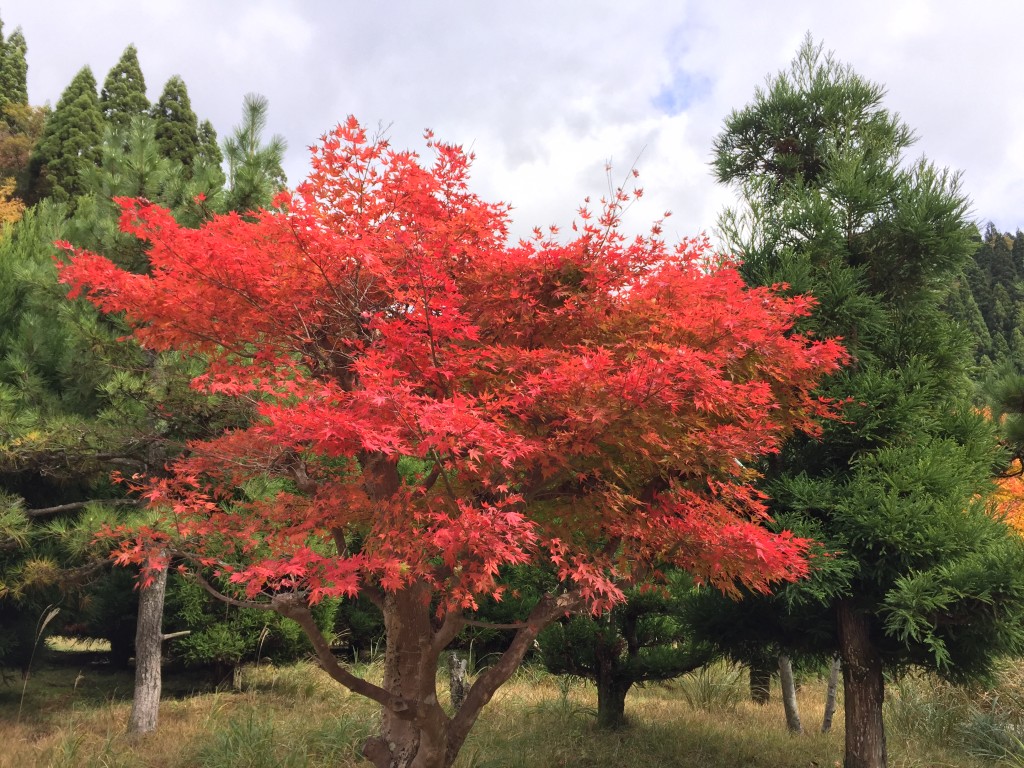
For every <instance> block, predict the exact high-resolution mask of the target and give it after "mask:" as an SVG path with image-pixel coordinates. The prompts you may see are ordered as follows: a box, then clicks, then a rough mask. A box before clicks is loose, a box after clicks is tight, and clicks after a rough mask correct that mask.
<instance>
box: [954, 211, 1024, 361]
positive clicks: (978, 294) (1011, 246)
mask: <svg viewBox="0 0 1024 768" xmlns="http://www.w3.org/2000/svg"><path fill="white" fill-rule="evenodd" d="M975 243H976V245H975V250H974V258H973V259H972V260H971V261H970V262H969V263H968V265H967V269H966V273H965V278H966V279H965V280H964V281H963V283H962V285H963V287H962V289H961V293H963V294H965V296H964V298H963V299H962V300H960V301H956V300H954V301H951V302H950V307H949V311H950V314H951V315H952V316H953V317H954V318H956V319H957V320H958V321H960V322H961V323H963V324H964V325H966V326H967V327H968V328H969V329H970V333H971V337H972V339H974V340H975V344H974V349H973V352H974V361H975V363H976V364H977V365H978V367H979V375H980V376H982V377H984V376H987V375H991V374H992V373H998V372H1000V371H1001V372H1002V373H1006V372H1016V373H1024V346H1022V343H1024V339H1022V338H1021V337H1020V336H1021V334H1020V327H1021V324H1022V323H1024V283H1022V282H1021V281H1022V278H1024V233H1021V232H1018V233H1017V234H1016V235H1015V236H1014V235H1010V234H1008V233H1002V232H999V231H998V230H997V229H996V228H995V227H994V226H993V225H991V224H989V225H988V227H987V228H986V229H985V232H984V235H981V236H978V237H976V238H975ZM968 293H969V295H970V300H968V298H967V296H966V294H968ZM972 302H973V304H974V307H971V306H970V304H971V303H972Z"/></svg>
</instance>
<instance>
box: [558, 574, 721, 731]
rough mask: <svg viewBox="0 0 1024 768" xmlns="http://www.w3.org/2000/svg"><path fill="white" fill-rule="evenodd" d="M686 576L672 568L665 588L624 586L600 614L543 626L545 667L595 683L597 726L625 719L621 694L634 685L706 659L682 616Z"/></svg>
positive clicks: (704, 648)
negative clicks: (620, 597) (616, 601)
mask: <svg viewBox="0 0 1024 768" xmlns="http://www.w3.org/2000/svg"><path fill="white" fill-rule="evenodd" d="M691 589H692V581H691V580H690V579H689V578H688V577H686V576H685V575H683V574H681V573H674V574H672V575H671V577H670V579H669V583H668V586H667V587H664V588H658V587H650V586H648V587H647V588H645V589H636V588H634V589H630V590H628V591H627V592H626V596H627V600H626V602H624V603H622V604H620V605H617V606H615V608H613V609H612V610H611V611H610V612H608V613H606V614H604V615H602V616H596V617H595V616H590V615H586V616H573V617H571V618H567V619H563V620H562V621H560V622H558V623H556V624H552V625H551V626H550V627H548V628H547V629H545V630H544V631H543V632H542V633H541V635H540V637H539V638H538V643H539V645H540V651H541V658H542V659H543V660H544V665H545V666H546V667H547V669H548V671H549V672H553V673H554V674H571V675H578V676H580V677H585V678H587V679H589V680H593V681H594V683H595V684H596V685H597V725H598V727H599V728H619V727H621V726H623V725H624V724H625V722H626V719H625V703H626V694H627V693H629V690H630V688H632V687H633V686H634V685H636V684H643V683H645V682H655V681H660V680H671V679H673V678H676V677H679V676H680V675H683V674H685V673H687V672H690V671H692V670H694V669H697V668H698V667H701V666H703V665H704V664H706V663H707V662H708V661H710V660H711V654H710V651H709V649H708V647H707V646H704V645H702V644H698V643H695V642H694V641H693V636H692V634H691V633H690V632H689V631H688V629H687V627H686V624H685V623H684V621H683V612H684V608H685V605H686V600H687V597H688V595H689V593H690V590H691Z"/></svg>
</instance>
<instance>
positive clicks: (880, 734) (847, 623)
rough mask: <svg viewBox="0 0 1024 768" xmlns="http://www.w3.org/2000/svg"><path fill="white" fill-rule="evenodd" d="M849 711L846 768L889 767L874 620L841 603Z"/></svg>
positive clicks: (839, 614)
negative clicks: (873, 626)
mask: <svg viewBox="0 0 1024 768" xmlns="http://www.w3.org/2000/svg"><path fill="white" fill-rule="evenodd" d="M837 622H838V623H837V629H838V632H839V653H840V657H841V658H842V663H843V698H844V702H845V703H844V709H845V710H846V759H845V762H844V766H845V768H886V766H887V765H888V762H887V758H886V752H885V726H884V724H883V722H882V701H883V699H884V697H885V681H884V679H883V677H882V659H881V656H880V655H879V653H878V649H877V648H875V646H874V644H873V643H872V641H871V617H870V616H868V615H867V614H864V613H861V612H859V611H857V610H856V609H855V608H854V607H853V605H852V604H851V603H850V602H849V601H847V600H842V601H840V603H839V606H838V611H837Z"/></svg>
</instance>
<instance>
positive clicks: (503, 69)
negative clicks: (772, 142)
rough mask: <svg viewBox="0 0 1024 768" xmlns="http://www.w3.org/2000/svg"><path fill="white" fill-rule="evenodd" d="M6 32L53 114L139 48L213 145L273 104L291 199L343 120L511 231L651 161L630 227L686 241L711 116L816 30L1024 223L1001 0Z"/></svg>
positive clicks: (931, 145)
mask: <svg viewBox="0 0 1024 768" xmlns="http://www.w3.org/2000/svg"><path fill="white" fill-rule="evenodd" d="M2 15H3V19H4V22H5V28H6V29H7V31H10V30H11V29H13V28H14V26H16V25H18V24H21V25H22V26H24V28H25V34H26V37H27V39H28V44H29V65H30V70H29V77H30V80H29V87H30V96H31V97H32V99H33V101H34V102H40V103H41V102H43V101H50V102H51V103H52V102H55V101H56V100H57V98H58V97H59V95H60V92H61V90H62V89H63V88H64V87H65V86H66V84H67V83H68V82H69V81H70V80H71V77H72V76H73V75H74V73H75V71H77V70H78V68H79V67H81V66H82V65H83V64H85V63H89V64H91V65H92V66H93V68H94V72H95V74H96V76H97V78H98V79H99V80H100V81H102V79H103V77H104V75H105V73H106V71H107V70H108V69H109V68H110V67H111V66H112V65H113V64H114V62H115V61H116V60H117V57H118V56H119V55H120V52H121V50H122V49H123V48H124V46H125V45H127V44H128V43H130V42H134V43H135V44H136V46H137V47H138V49H139V57H140V61H141V63H142V66H143V69H144V71H145V74H146V77H147V82H148V83H149V86H150V96H151V97H155V96H156V95H157V94H158V93H159V90H160V88H161V87H162V85H163V82H164V81H165V80H166V79H167V77H169V76H170V75H172V74H176V73H177V74H181V75H182V77H183V78H184V79H185V81H186V82H187V84H188V86H189V90H190V94H191V95H192V101H193V106H194V108H195V109H196V111H197V113H198V114H199V115H200V116H201V117H204V118H209V119H211V120H213V122H214V124H215V125H216V127H217V129H218V131H219V132H220V133H221V134H222V135H224V134H226V133H227V132H228V131H229V130H230V129H231V127H232V126H233V125H234V123H236V122H237V120H238V118H239V115H240V106H241V101H242V96H243V95H244V94H245V93H246V92H248V91H257V92H260V93H263V94H264V95H265V96H267V97H268V99H269V100H270V107H271V111H270V126H269V127H270V131H271V132H279V133H282V134H284V135H285V136H286V137H287V138H288V140H289V145H290V150H289V156H288V161H287V170H288V172H289V176H290V177H291V179H292V181H298V180H299V177H301V176H302V175H304V173H305V168H306V158H307V153H306V150H305V149H304V148H305V147H306V146H307V145H309V144H312V143H314V142H315V141H316V140H317V137H318V136H320V135H321V134H322V133H323V132H325V131H326V130H328V129H330V128H331V127H332V126H333V125H334V124H335V123H337V122H338V121H340V120H342V119H344V118H345V116H346V115H347V114H349V113H353V114H355V115H356V116H357V117H359V118H360V119H361V120H362V121H363V122H364V123H366V124H369V125H371V126H372V125H375V124H376V123H377V122H378V121H381V122H382V123H384V124H386V125H387V124H390V125H391V130H390V135H391V138H392V140H393V142H394V143H395V144H396V145H399V146H413V147H420V146H421V143H420V135H421V133H422V131H423V129H424V128H427V127H430V128H433V129H434V130H435V131H436V132H437V135H438V136H439V137H440V138H442V139H445V140H450V141H455V142H459V143H463V144H465V145H467V146H472V147H473V149H474V150H475V151H476V152H477V154H478V156H479V160H478V163H477V165H476V168H475V177H476V179H477V184H478V188H479V189H480V190H481V192H483V193H484V194H486V195H487V196H488V197H493V198H496V199H505V200H511V201H512V202H513V203H514V204H515V205H516V208H517V213H516V217H517V220H520V221H521V223H522V226H521V229H522V230H527V229H528V228H529V226H532V225H533V224H535V223H538V224H547V223H551V222H559V223H562V224H568V221H569V219H570V218H571V215H572V213H573V211H575V209H576V207H577V206H578V205H579V203H580V201H581V200H582V198H583V197H584V196H585V195H587V194H600V193H601V192H602V191H603V190H604V189H605V186H606V182H605V178H604V170H603V169H604V163H605V161H606V160H607V159H609V158H611V159H612V160H613V161H614V164H615V171H614V172H613V174H614V178H621V175H622V174H624V173H625V171H626V170H627V168H628V167H629V166H630V164H631V163H632V162H633V160H634V159H635V158H636V156H637V154H638V153H639V152H640V149H641V148H643V147H645V149H644V151H643V154H642V155H641V156H640V159H639V163H638V166H639V169H640V171H641V182H642V183H643V186H644V188H645V198H644V201H643V204H642V205H638V206H637V207H636V209H635V210H634V211H633V212H632V215H631V218H630V222H631V225H633V226H635V227H636V228H637V229H645V228H646V226H647V224H648V223H649V220H650V219H651V218H656V217H657V216H659V215H660V213H661V212H662V211H663V210H664V209H665V208H670V209H672V210H673V211H674V214H675V215H674V217H673V219H672V220H670V224H669V230H668V231H669V232H678V233H679V234H681V235H688V234H693V233H696V232H699V231H701V230H706V229H710V228H711V227H713V225H714V221H715V217H716V214H717V212H718V211H719V210H720V208H721V206H722V205H723V203H724V202H727V201H729V200H730V199H731V194H730V193H729V192H728V191H727V190H724V189H722V188H720V187H717V186H716V185H715V184H714V182H713V180H712V177H711V173H710V170H709V168H708V164H707V162H708V159H709V157H710V151H711V143H712V140H713V138H714V136H715V135H716V134H717V132H718V131H719V130H720V128H721V125H722V120H723V118H724V117H725V115H726V114H727V113H728V112H729V111H730V110H731V109H733V108H738V107H742V106H743V105H744V104H745V103H747V102H748V101H749V99H750V97H751V96H752V94H753V92H754V88H755V87H756V86H758V85H760V84H762V83H763V82H764V78H765V76H766V75H768V74H770V73H774V72H776V71H778V70H779V69H780V68H782V67H785V66H786V65H787V64H788V62H789V60H790V59H791V58H792V56H793V54H794V52H795V51H796V48H797V46H798V45H799V43H800V41H801V39H802V38H803V36H804V34H805V33H806V32H807V31H808V30H809V31H811V32H812V34H814V35H815V37H816V38H817V39H821V40H823V41H824V43H825V45H826V47H828V48H829V49H832V50H834V51H835V52H836V54H837V56H838V57H839V58H840V59H841V60H843V61H846V62H848V63H850V64H852V65H853V67H854V68H855V69H856V70H857V71H858V72H860V73H861V74H862V75H864V76H865V77H868V78H870V79H873V80H877V81H881V82H884V83H885V84H887V86H888V88H889V97H888V100H887V106H889V107H890V108H892V109H894V110H896V111H899V112H900V113H901V114H902V115H903V116H904V118H905V119H906V121H907V122H908V123H909V124H910V125H911V126H912V127H914V128H915V129H916V130H917V132H918V134H919V135H920V137H921V141H920V142H919V144H918V147H917V151H919V152H924V153H926V154H927V155H928V156H929V157H930V158H932V159H933V160H935V161H936V162H937V163H939V164H940V165H949V166H951V167H954V168H961V169H964V171H965V174H964V180H965V186H966V190H967V192H968V193H969V194H970V195H971V197H972V198H973V199H974V202H975V205H974V207H975V211H976V213H977V215H978V216H979V217H980V218H984V219H989V218H991V219H993V220H995V221H996V223H997V225H998V226H1000V227H1001V228H1003V229H1011V230H1012V229H1016V228H1017V227H1024V209H1022V207H1021V204H1020V202H1019V201H1020V200H1021V194H1020V193H1021V191H1022V189H1021V187H1022V182H1021V180H1022V179H1024V138H1022V136H1024V129H1022V127H1021V126H1024V100H1022V99H1020V98H1019V95H1020V94H1021V93H1022V92H1024V68H1021V67H1020V66H1019V65H1018V53H1017V51H1018V45H1017V42H1018V41H1017V40H1016V37H1017V31H1018V30H1019V29H1020V28H1021V27H1022V22H1024V6H1020V5H1017V4H1011V3H1005V2H998V0H977V1H976V2H975V3H973V4H972V5H971V6H970V8H968V7H967V6H966V5H964V4H962V3H960V2H954V1H953V0H938V1H930V2H925V1H924V0H867V1H866V2H862V3H858V4H855V5H850V4H845V5H838V4H830V3H821V2H818V1H817V0H788V1H787V2H777V3H750V2H746V1H745V0H718V2H714V3H706V2H705V3H701V2H696V0H691V2H677V3H665V2H660V1H659V0H643V1H642V2H632V3H621V2H615V3H613V2H609V1H608V0H601V1H600V2H585V1H584V0H564V1H563V2H557V3H551V2H540V1H539V0H530V1H529V2H520V3H503V4H495V3H480V2H474V1H473V0H443V1H441V2H432V3H423V2H418V1H417V0H393V1H392V2H391V3H388V4H376V3H344V2H336V1H334V0H305V2H302V3H280V2H276V3H275V2H270V0H258V1H256V2H243V1H242V0H220V1H219V2H216V3H210V2H201V1H200V0H165V1H164V2H162V3H133V4H130V3H126V2H116V1H115V0H104V1H103V2H96V3H79V2H72V0H49V1H48V2H40V1H39V0H15V1H14V2H8V3H5V4H4V7H3V9H2Z"/></svg>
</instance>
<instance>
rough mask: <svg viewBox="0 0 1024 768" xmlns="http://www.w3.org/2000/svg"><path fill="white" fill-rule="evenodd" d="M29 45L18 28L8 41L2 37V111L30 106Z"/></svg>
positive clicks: (0, 92) (0, 98) (0, 106)
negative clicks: (14, 106) (18, 106)
mask: <svg viewBox="0 0 1024 768" xmlns="http://www.w3.org/2000/svg"><path fill="white" fill-rule="evenodd" d="M27 54H28V43H26V42H25V36H24V35H23V34H22V32H21V27H18V28H17V29H16V30H14V32H12V33H11V36H10V37H9V38H7V40H6V41H3V40H2V37H0V110H2V109H3V108H6V107H7V106H8V105H11V104H21V105H27V104H28V60H27V58H26V57H27Z"/></svg>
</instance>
